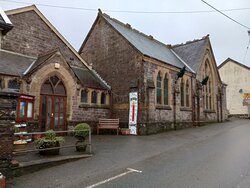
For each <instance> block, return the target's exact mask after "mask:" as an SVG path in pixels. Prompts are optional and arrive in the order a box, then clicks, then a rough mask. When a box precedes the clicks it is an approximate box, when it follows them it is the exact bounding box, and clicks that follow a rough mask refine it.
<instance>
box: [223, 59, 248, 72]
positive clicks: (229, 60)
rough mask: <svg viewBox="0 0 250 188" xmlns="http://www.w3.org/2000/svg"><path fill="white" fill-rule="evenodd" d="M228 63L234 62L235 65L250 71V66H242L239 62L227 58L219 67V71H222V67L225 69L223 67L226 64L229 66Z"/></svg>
mask: <svg viewBox="0 0 250 188" xmlns="http://www.w3.org/2000/svg"><path fill="white" fill-rule="evenodd" d="M228 62H233V63H235V64H237V65H239V66H241V67H242V68H244V69H247V70H250V67H248V66H246V65H244V64H242V63H239V62H238V61H235V60H233V59H231V58H227V59H226V60H225V61H223V62H222V63H221V64H220V65H219V66H218V69H220V68H221V67H223V66H224V65H225V64H227V63H228Z"/></svg>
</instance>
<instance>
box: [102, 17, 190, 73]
mask: <svg viewBox="0 0 250 188" xmlns="http://www.w3.org/2000/svg"><path fill="white" fill-rule="evenodd" d="M100 15H102V17H103V18H104V19H105V20H106V21H107V22H108V23H109V24H110V25H112V26H113V28H114V29H115V30H117V31H118V32H119V33H120V34H121V35H122V36H123V37H125V38H126V40H128V41H129V42H130V44H132V45H133V46H134V47H135V48H136V49H137V50H139V51H140V52H141V53H142V54H144V55H146V56H149V57H152V58H155V59H157V60H160V61H162V62H165V63H167V64H170V65H173V66H175V67H178V68H182V67H183V66H185V64H184V63H183V62H182V61H181V60H180V59H179V58H178V57H177V56H176V55H175V54H174V53H173V52H172V51H171V49H170V48H168V46H167V45H165V44H163V43H161V42H159V41H157V40H155V39H153V37H152V36H147V35H145V34H143V33H141V32H139V31H137V30H135V29H132V28H131V27H130V26H129V25H126V24H124V23H122V22H120V21H118V20H116V19H113V18H111V17H110V16H108V15H107V14H100ZM187 70H188V69H187ZM189 71H190V70H189Z"/></svg>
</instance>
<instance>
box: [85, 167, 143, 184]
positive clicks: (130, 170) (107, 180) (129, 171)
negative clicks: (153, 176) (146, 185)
mask: <svg viewBox="0 0 250 188" xmlns="http://www.w3.org/2000/svg"><path fill="white" fill-rule="evenodd" d="M127 170H128V171H127V172H124V173H121V174H118V175H116V176H113V177H111V178H108V179H106V180H103V181H101V182H98V183H96V184H93V185H90V186H88V187H86V188H93V187H97V186H99V185H102V184H104V183H107V182H110V181H112V180H114V179H117V178H120V177H122V176H125V175H127V174H129V173H132V172H136V173H142V171H140V170H136V169H133V168H127Z"/></svg>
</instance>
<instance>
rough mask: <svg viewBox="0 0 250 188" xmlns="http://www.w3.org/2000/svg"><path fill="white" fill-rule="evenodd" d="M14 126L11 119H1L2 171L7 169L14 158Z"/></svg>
mask: <svg viewBox="0 0 250 188" xmlns="http://www.w3.org/2000/svg"><path fill="white" fill-rule="evenodd" d="M12 126H13V125H12V123H11V121H7V120H0V172H3V171H7V170H8V167H9V165H10V162H11V160H12V151H13V128H12Z"/></svg>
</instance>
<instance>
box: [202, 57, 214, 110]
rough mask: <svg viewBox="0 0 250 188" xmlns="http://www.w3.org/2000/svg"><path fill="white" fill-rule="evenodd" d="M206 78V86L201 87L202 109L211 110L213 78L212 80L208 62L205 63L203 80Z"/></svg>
mask: <svg viewBox="0 0 250 188" xmlns="http://www.w3.org/2000/svg"><path fill="white" fill-rule="evenodd" d="M206 76H208V82H207V85H205V86H203V88H204V90H203V96H204V98H203V99H204V109H208V110H211V109H213V106H214V105H213V81H212V80H213V78H212V72H211V69H210V66H209V61H208V60H206V61H205V70H204V73H203V78H205V77H206Z"/></svg>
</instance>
